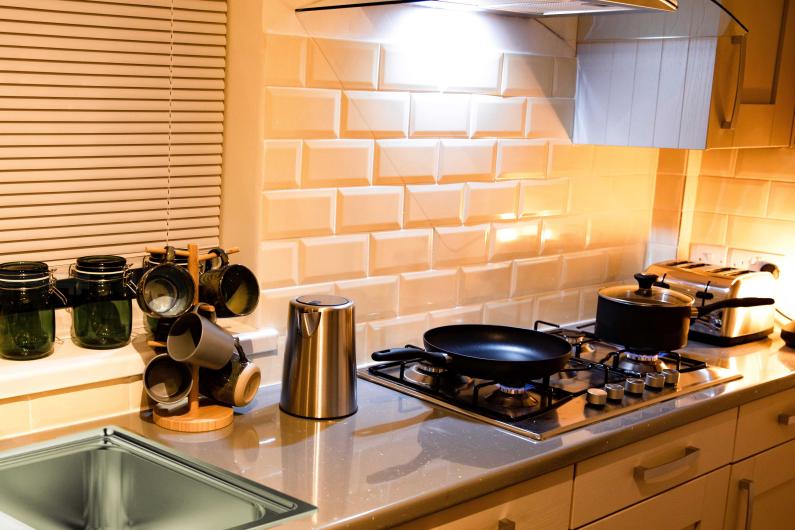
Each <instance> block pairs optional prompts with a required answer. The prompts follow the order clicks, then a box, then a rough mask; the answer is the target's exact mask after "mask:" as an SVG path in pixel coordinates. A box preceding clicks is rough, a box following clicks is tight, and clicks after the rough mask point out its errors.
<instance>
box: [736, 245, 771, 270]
mask: <svg viewBox="0 0 795 530" xmlns="http://www.w3.org/2000/svg"><path fill="white" fill-rule="evenodd" d="M783 260H784V256H782V255H781V254H768V253H766V252H755V251H752V250H741V249H737V248H733V249H731V250H729V259H728V266H729V267H734V268H736V269H751V270H756V268H755V267H754V265H756V264H757V263H759V262H760V261H761V262H767V263H773V264H775V265H778V266H779V267H780V266H781V264H782V261H783Z"/></svg>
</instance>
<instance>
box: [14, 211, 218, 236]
mask: <svg viewBox="0 0 795 530" xmlns="http://www.w3.org/2000/svg"><path fill="white" fill-rule="evenodd" d="M87 209H88V208H87ZM219 215H220V208H218V207H217V206H206V207H200V208H179V209H172V210H171V211H169V212H166V211H164V210H133V211H128V212H107V213H84V214H74V215H53V216H50V217H17V218H14V219H7V220H6V221H5V222H4V223H3V226H4V228H5V229H6V230H23V229H29V228H36V229H39V228H52V227H59V226H81V225H99V224H118V223H132V222H135V221H152V220H161V221H162V220H165V219H170V220H175V219H182V220H191V219H196V218H200V217H218V216H219ZM2 233H3V232H0V235H1V234H2Z"/></svg>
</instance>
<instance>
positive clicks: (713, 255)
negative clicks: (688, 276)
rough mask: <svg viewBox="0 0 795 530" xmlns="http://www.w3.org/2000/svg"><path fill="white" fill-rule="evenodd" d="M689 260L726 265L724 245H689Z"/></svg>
mask: <svg viewBox="0 0 795 530" xmlns="http://www.w3.org/2000/svg"><path fill="white" fill-rule="evenodd" d="M690 261H696V262H699V263H709V264H711V265H720V266H722V267H725V266H726V247H721V246H718V245H701V244H693V245H690Z"/></svg>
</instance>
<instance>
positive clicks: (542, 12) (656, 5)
mask: <svg viewBox="0 0 795 530" xmlns="http://www.w3.org/2000/svg"><path fill="white" fill-rule="evenodd" d="M388 4H415V5H421V6H427V7H437V8H450V9H470V10H473V11H496V12H501V13H510V14H513V15H521V16H526V17H540V16H553V15H585V14H594V13H616V12H627V11H639V10H650V9H653V10H659V11H675V10H676V8H677V4H678V0H559V1H557V2H549V1H545V0H524V1H511V0H309V1H308V2H306V4H304V5H302V6H301V7H300V8H298V9H296V11H297V12H301V11H319V10H323V9H338V8H343V7H365V6H373V5H388Z"/></svg>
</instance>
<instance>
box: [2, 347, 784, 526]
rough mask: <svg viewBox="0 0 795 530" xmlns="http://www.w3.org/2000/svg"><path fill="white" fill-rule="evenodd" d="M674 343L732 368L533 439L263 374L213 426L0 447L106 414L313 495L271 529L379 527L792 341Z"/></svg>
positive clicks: (547, 455) (645, 412)
mask: <svg viewBox="0 0 795 530" xmlns="http://www.w3.org/2000/svg"><path fill="white" fill-rule="evenodd" d="M686 351H687V352H688V353H691V354H696V355H702V356H704V357H705V358H706V359H707V361H708V362H710V363H712V364H714V365H718V366H724V367H727V368H732V369H734V370H737V371H739V372H740V373H742V374H743V378H742V379H739V380H737V381H733V382H730V383H727V384H725V385H720V386H718V387H713V388H709V389H706V390H703V391H700V392H696V393H692V394H688V395H685V396H682V397H679V398H676V399H673V400H670V401H666V402H663V403H659V404H656V405H652V406H650V407H648V408H644V409H641V410H638V411H635V412H632V413H629V414H625V415H622V416H618V417H615V418H612V419H609V420H606V421H603V422H599V423H595V424H592V425H589V426H586V427H583V428H581V429H577V430H574V431H571V432H568V433H565V434H562V435H560V436H555V437H553V438H551V439H549V440H546V441H542V442H536V441H531V440H529V439H527V438H524V437H521V436H518V435H515V434H512V433H509V432H507V431H504V430H501V429H499V428H497V427H493V426H491V425H487V424H485V423H480V422H477V421H474V420H471V419H468V418H465V417H463V416H460V415H458V414H455V413H453V412H447V411H443V410H441V409H438V408H435V407H434V406H432V405H430V404H427V403H425V402H423V401H420V400H418V399H415V398H412V397H409V396H406V395H403V394H400V393H398V392H395V391H392V390H389V389H386V388H384V387H381V386H378V385H375V384H372V383H369V382H366V381H362V380H359V381H358V391H359V396H358V400H359V411H358V412H357V413H356V414H354V415H353V416H351V417H349V418H345V419H343V420H337V421H310V420H304V419H299V418H294V417H292V416H289V415H287V414H284V413H282V412H280V411H279V406H278V401H279V386H278V385H269V386H264V387H262V388H261V389H260V392H259V394H258V395H257V398H256V400H255V401H254V403H252V404H251V405H249V406H248V407H246V408H245V409H241V412H243V413H242V414H239V415H237V416H236V418H235V422H234V423H233V424H232V425H231V426H229V427H226V428H224V429H222V430H219V431H215V432H209V433H199V434H186V433H177V432H171V431H167V430H164V429H161V428H159V427H157V426H155V425H154V424H153V423H152V422H151V419H150V413H142V414H140V415H139V414H130V415H126V416H118V417H115V418H110V419H105V420H101V421H93V422H90V423H85V424H81V425H77V426H73V427H69V428H63V429H57V430H53V431H48V432H45V433H38V434H33V435H28V436H23V437H19V438H14V439H11V440H6V441H3V442H0V451H2V450H5V449H9V448H11V447H17V446H20V445H24V444H28V443H32V442H34V441H41V440H44V439H49V438H53V437H56V436H61V435H65V434H68V433H74V432H79V431H83V430H89V429H91V428H95V427H98V426H103V425H117V426H119V427H122V428H124V429H128V430H130V431H132V432H136V433H139V434H142V435H144V436H146V437H148V438H151V439H153V440H155V441H157V442H160V443H163V444H165V445H168V446H171V447H173V448H174V449H176V450H178V451H181V452H182V453H184V454H188V455H191V456H194V457H196V458H199V459H201V460H203V461H205V462H209V463H211V464H214V465H217V466H219V467H222V468H225V469H228V470H230V471H233V472H235V473H238V474H240V475H243V476H245V477H247V478H249V479H252V480H255V481H257V482H260V483H262V484H265V485H267V486H269V487H272V488H274V489H276V490H279V491H282V492H284V493H287V494H289V495H292V496H295V497H298V498H300V499H302V500H305V501H307V502H310V503H312V504H315V505H316V506H318V511H317V512H316V513H315V514H313V515H312V516H311V517H306V518H303V519H299V520H296V521H292V522H288V523H286V524H285V525H284V526H283V528H286V529H290V530H293V529H305V528H379V527H384V526H389V525H393V524H398V523H401V522H406V521H409V520H411V519H413V518H416V517H420V516H422V515H426V514H428V513H432V512H434V511H438V510H440V509H443V508H445V507H448V506H451V505H453V504H457V503H459V502H463V501H466V500H468V499H471V498H474V497H477V496H480V495H483V494H486V493H489V492H491V491H494V490H497V489H500V488H503V487H506V486H510V485H512V484H515V483H518V482H522V481H524V480H527V479H530V478H532V477H534V476H538V475H541V474H543V473H546V472H549V471H552V470H555V469H559V468H561V467H565V466H567V465H571V464H573V463H575V462H578V461H581V460H583V459H585V458H588V457H591V456H594V455H596V454H599V453H603V452H605V451H608V450H611V449H614V448H617V447H620V446H622V445H625V444H628V443H631V442H634V441H637V440H640V439H643V438H645V437H648V436H650V435H653V434H656V433H658V432H662V431H665V430H668V429H671V428H673V427H677V426H679V425H683V424H685V423H688V422H691V421H694V420H696V419H699V418H702V417H705V416H708V415H712V414H715V413H718V412H720V411H723V410H726V409H729V408H732V407H736V406H738V405H740V404H742V403H745V402H748V401H751V400H754V399H758V398H760V397H763V396H765V395H769V394H773V393H775V392H780V391H782V390H785V389H787V388H791V387H795V373H794V372H795V350H793V349H791V348H787V347H786V346H784V343H783V341H781V339H779V338H778V337H777V336H773V338H771V339H768V340H765V341H757V342H755V343H752V344H746V345H743V346H738V347H734V348H716V347H709V346H704V345H699V344H695V343H691V344H689V345H688V347H687V348H686Z"/></svg>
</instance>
